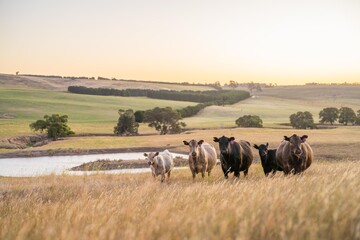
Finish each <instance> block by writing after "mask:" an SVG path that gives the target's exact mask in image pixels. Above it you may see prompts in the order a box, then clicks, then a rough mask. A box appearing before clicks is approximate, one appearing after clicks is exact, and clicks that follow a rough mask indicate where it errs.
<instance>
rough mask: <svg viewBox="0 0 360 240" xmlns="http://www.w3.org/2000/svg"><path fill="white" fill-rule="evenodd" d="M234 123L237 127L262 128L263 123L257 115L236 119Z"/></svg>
mask: <svg viewBox="0 0 360 240" xmlns="http://www.w3.org/2000/svg"><path fill="white" fill-rule="evenodd" d="M235 123H236V125H237V126H238V127H256V128H261V127H263V125H262V124H263V121H262V120H261V118H260V117H259V116H257V115H244V116H242V117H239V118H238V119H236V121H235Z"/></svg>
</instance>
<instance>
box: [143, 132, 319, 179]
mask: <svg viewBox="0 0 360 240" xmlns="http://www.w3.org/2000/svg"><path fill="white" fill-rule="evenodd" d="M307 138H308V136H307V135H303V136H302V137H300V136H298V135H296V134H294V135H292V136H291V137H287V136H284V140H283V141H282V142H281V143H280V145H279V146H278V148H277V149H268V146H269V144H268V143H267V144H261V145H260V146H258V145H256V144H254V145H253V147H254V148H256V149H258V150H259V155H260V159H261V165H262V167H263V169H264V173H265V176H268V174H269V173H270V172H272V174H275V173H276V171H283V172H284V174H286V175H287V174H291V173H293V174H299V173H302V172H303V171H305V170H306V169H307V168H308V167H309V166H310V165H311V162H312V160H313V151H312V149H311V147H310V145H309V144H308V143H307V142H306V140H307ZM214 142H217V143H218V144H219V150H220V163H221V168H222V170H223V172H224V176H225V178H228V174H229V173H234V176H235V177H239V176H240V172H244V175H245V176H246V175H247V174H248V171H249V167H250V165H251V163H252V162H253V158H254V156H253V153H252V151H251V144H250V143H249V142H247V141H243V140H240V141H239V142H236V141H235V138H234V137H230V138H228V137H225V136H222V137H220V138H217V137H214ZM183 143H184V145H187V146H189V150H190V151H189V167H190V170H191V173H192V177H193V178H195V176H196V174H198V173H201V175H202V177H205V173H206V172H207V174H208V176H210V173H211V170H212V169H213V168H214V166H215V165H216V162H217V154H216V150H215V148H214V146H213V145H211V144H209V143H207V142H204V140H200V141H196V140H191V141H189V142H188V141H183ZM144 156H145V157H147V161H148V164H149V165H150V169H151V171H152V175H153V176H154V177H156V176H158V175H161V181H164V180H165V174H167V175H168V178H170V173H171V170H172V169H173V166H174V164H173V157H172V155H171V153H170V152H169V151H168V150H165V151H163V152H160V153H159V152H155V153H154V152H151V153H149V154H147V153H144Z"/></svg>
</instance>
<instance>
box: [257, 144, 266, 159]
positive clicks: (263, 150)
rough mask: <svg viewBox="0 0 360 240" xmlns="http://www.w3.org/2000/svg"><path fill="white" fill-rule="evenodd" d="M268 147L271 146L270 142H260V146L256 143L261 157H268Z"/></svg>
mask: <svg viewBox="0 0 360 240" xmlns="http://www.w3.org/2000/svg"><path fill="white" fill-rule="evenodd" d="M268 147H269V143H266V144H260V146H258V145H256V144H254V148H256V149H258V150H259V155H260V157H266V155H267V154H268Z"/></svg>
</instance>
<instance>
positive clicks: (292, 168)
mask: <svg viewBox="0 0 360 240" xmlns="http://www.w3.org/2000/svg"><path fill="white" fill-rule="evenodd" d="M307 139H308V136H307V135H303V136H302V137H299V136H298V135H296V134H293V135H292V136H291V137H287V136H284V141H282V142H281V143H280V145H279V147H278V149H277V151H276V162H277V164H278V165H279V166H280V167H281V168H282V169H283V170H284V173H285V174H286V175H287V174H289V173H294V174H300V173H302V172H303V171H305V170H306V169H307V168H308V167H310V165H311V163H312V161H313V158H314V154H313V150H312V149H311V147H310V145H309V144H308V143H307V142H306V140H307Z"/></svg>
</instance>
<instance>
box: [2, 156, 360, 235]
mask: <svg viewBox="0 0 360 240" xmlns="http://www.w3.org/2000/svg"><path fill="white" fill-rule="evenodd" d="M261 171H262V170H261V167H260V165H258V164H254V165H253V166H251V168H250V174H249V176H248V177H247V178H246V179H244V178H243V175H241V178H240V180H235V179H234V178H233V177H230V178H229V180H224V179H223V176H222V173H221V170H220V167H219V166H217V167H216V168H215V171H214V172H213V175H212V176H211V177H210V178H205V179H204V180H202V179H200V178H197V179H196V180H195V182H193V181H192V180H191V174H190V171H189V170H188V169H186V170H177V171H174V172H173V174H172V178H171V180H170V182H168V183H163V184H161V183H160V182H159V181H158V180H159V179H157V181H153V180H152V177H151V176H150V174H137V175H130V174H128V175H94V176H67V175H63V176H54V175H52V176H47V177H35V178H0V226H1V228H0V238H1V239H135V238H136V239H359V238H360V205H359V199H360V191H358V190H356V189H358V187H359V185H360V178H359V174H360V163H359V162H350V161H342V162H338V161H337V162H332V163H329V162H317V163H314V164H313V165H312V166H311V167H310V169H308V170H307V171H306V172H305V173H304V174H303V175H302V176H290V177H284V176H283V175H282V174H277V175H276V176H275V177H273V178H265V177H264V176H263V173H262V172H261Z"/></svg>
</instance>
